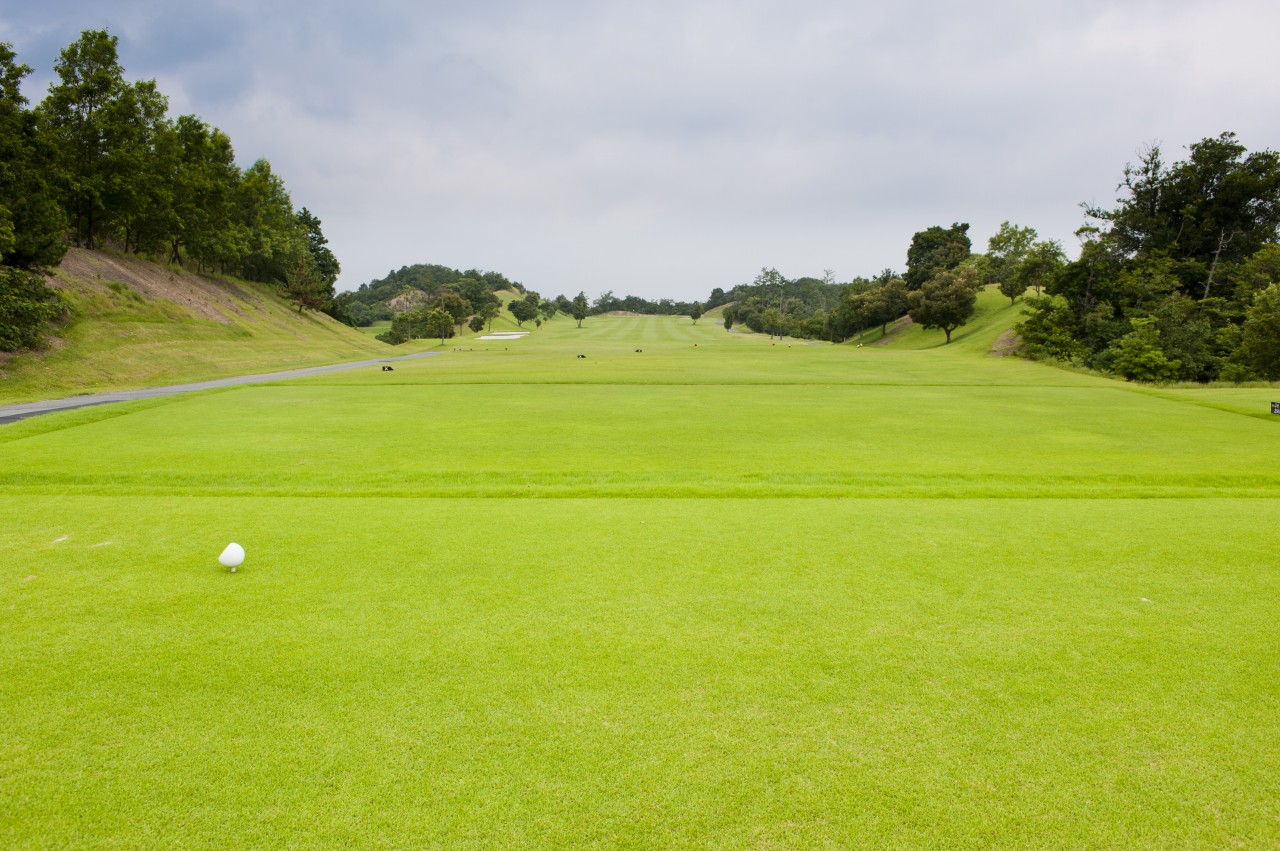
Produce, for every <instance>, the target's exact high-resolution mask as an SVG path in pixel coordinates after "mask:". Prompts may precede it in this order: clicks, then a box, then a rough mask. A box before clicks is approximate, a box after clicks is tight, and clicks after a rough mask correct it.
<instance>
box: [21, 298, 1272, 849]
mask: <svg viewBox="0 0 1280 851" xmlns="http://www.w3.org/2000/svg"><path fill="white" fill-rule="evenodd" d="M496 327H497V325H496V323H495V328H496ZM990 330H992V331H994V330H995V329H994V328H992V329H990ZM450 343H451V344H452V345H450V346H448V347H447V348H449V351H448V353H447V354H446V355H444V356H442V357H438V358H429V359H426V360H424V361H419V362H412V363H406V364H404V365H402V366H401V365H397V368H396V371H395V372H393V373H383V372H381V371H379V370H377V369H370V370H361V371H358V372H356V373H344V374H341V375H334V376H317V377H312V378H309V379H304V380H298V381H292V382H281V383H276V384H270V385H256V386H252V387H243V388H235V389H231V390H226V391H219V392H212V393H206V394H199V395H191V396H183V397H170V398H166V399H160V400H149V401H147V402H142V403H132V404H129V405H121V406H106V407H102V408H91V409H85V410H81V411H75V412H67V413H63V414H53V415H49V416H45V417H40V418H37V419H33V420H27V421H23V422H20V423H17V424H14V425H11V426H6V427H4V428H3V429H0V682H3V683H4V684H5V685H4V688H3V690H0V718H3V719H4V720H3V722H0V766H3V770H2V771H0V797H3V799H4V800H5V801H7V802H9V806H8V807H7V808H6V811H5V815H4V817H3V818H2V819H0V843H4V844H7V845H10V846H15V847H61V846H72V845H74V846H76V847H87V848H106V847H121V846H124V847H139V846H142V847H158V846H165V847H172V846H180V847H193V848H200V847H218V848H221V847H246V846H248V847H271V846H281V845H287V846H289V847H297V848H322V847H334V846H339V845H345V846H352V847H368V846H387V847H511V846H521V847H548V848H552V847H565V846H573V847H578V846H607V847H619V846H621V847H636V848H642V847H643V848H649V847H664V848H665V847H673V848H676V847H796V848H810V847H812V848H822V847H919V848H936V847H992V846H995V847H1027V848H1079V847H1099V846H1107V847H1112V846H1123V847H1149V848H1170V847H1186V848H1199V847H1206V846H1208V847H1222V846H1232V845H1239V846H1245V847H1269V846H1274V845H1275V844H1276V843H1277V842H1278V841H1280V803H1277V802H1278V801H1280V750H1277V749H1276V748H1275V747H1274V744H1273V743H1274V742H1275V741H1276V740H1277V739H1278V738H1280V674H1278V673H1277V672H1278V671H1280V667H1277V664H1276V663H1277V653H1278V650H1280V647H1278V645H1277V643H1276V639H1275V629H1274V613H1275V611H1276V610H1277V608H1278V607H1280V583H1278V582H1277V581H1276V579H1275V575H1274V574H1275V571H1274V570H1273V569H1272V565H1271V561H1272V560H1271V558H1270V556H1269V555H1268V554H1269V552H1270V550H1271V549H1272V548H1273V542H1272V538H1273V537H1274V533H1273V529H1274V526H1275V523H1276V521H1277V519H1278V518H1280V514H1278V511H1277V509H1278V508H1280V476H1278V475H1277V474H1275V472H1274V471H1275V470H1277V469H1280V466H1278V465H1277V462H1280V443H1278V442H1277V441H1276V440H1275V436H1276V431H1275V429H1276V428H1277V424H1276V423H1275V422H1272V421H1271V420H1268V419H1266V418H1265V417H1259V416H1254V415H1253V414H1254V413H1255V412H1256V411H1257V410H1258V409H1260V408H1261V407H1262V406H1264V405H1265V404H1266V401H1267V396H1268V394H1269V393H1271V392H1272V391H1270V390H1268V389H1266V388H1261V389H1255V388H1245V389H1241V390H1238V391H1230V392H1229V393H1228V391H1219V390H1209V391H1206V393H1205V394H1203V395H1197V394H1196V393H1195V391H1190V390H1184V389H1177V390H1169V391H1159V392H1152V391H1150V390H1143V389H1140V388H1134V387H1131V386H1129V385H1125V384H1120V383H1116V382H1111V381H1107V380H1103V379H1100V378H1096V377H1092V376H1085V375H1078V374H1074V373H1069V372H1063V371H1059V370H1054V369H1051V368H1047V367H1042V366H1039V365H1036V364H1031V363H1026V362H1022V361H1018V360H1015V359H1008V358H1005V359H1000V358H989V357H985V356H984V355H982V354H981V347H979V346H976V345H975V346H974V347H971V348H966V347H965V346H960V345H958V343H959V341H957V343H954V344H953V345H952V346H949V347H944V348H935V349H929V350H922V349H914V350H913V349H904V350H898V349H896V348H894V347H870V346H868V347H864V348H862V349H856V348H853V347H848V346H809V345H802V344H787V343H785V342H784V343H777V342H770V341H768V340H767V339H765V338H762V337H756V336H752V335H739V334H727V333H726V332H725V331H724V330H723V329H722V328H720V327H718V326H715V325H713V324H705V323H703V322H699V324H698V325H696V326H694V325H693V324H692V323H690V321H689V320H688V319H687V318H667V317H625V318H623V317H618V318H593V319H589V320H588V321H587V322H585V323H584V325H583V327H582V328H581V329H578V328H576V327H575V323H574V322H573V321H572V320H569V319H567V318H563V319H557V320H555V321H553V322H551V323H547V324H545V325H544V326H543V327H542V328H540V329H537V330H535V331H533V333H531V334H530V335H529V336H528V337H526V338H523V339H521V340H518V341H493V342H486V341H477V340H458V341H450ZM636 349H642V350H643V351H641V352H637V351H635V350H636ZM579 354H583V355H585V356H586V357H584V358H578V357H577V355H579ZM1224 394H1227V395H1224ZM1242 414H1244V415H1242ZM230 540H236V541H238V542H239V543H241V544H243V545H244V546H245V548H246V550H247V552H248V557H247V560H246V563H245V565H244V567H243V568H242V569H241V570H240V572H238V573H237V574H235V575H231V574H229V573H227V572H226V571H225V570H223V569H221V568H220V567H219V566H218V565H217V564H216V562H215V561H214V559H215V558H216V555H217V553H218V552H219V551H220V550H221V549H222V547H223V546H225V544H226V543H227V542H228V541H230Z"/></svg>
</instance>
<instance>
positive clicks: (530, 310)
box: [507, 299, 538, 326]
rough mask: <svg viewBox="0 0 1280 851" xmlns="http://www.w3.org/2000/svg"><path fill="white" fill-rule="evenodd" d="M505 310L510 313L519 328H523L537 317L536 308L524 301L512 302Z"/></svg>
mask: <svg viewBox="0 0 1280 851" xmlns="http://www.w3.org/2000/svg"><path fill="white" fill-rule="evenodd" d="M507 310H509V311H511V315H512V316H514V317H515V318H516V325H519V326H523V325H524V323H525V322H527V321H529V320H530V319H532V318H534V317H535V316H537V315H538V308H536V307H534V306H533V305H532V304H530V303H529V302H527V301H525V300H524V299H520V300H518V301H512V302H511V303H510V304H508V305H507Z"/></svg>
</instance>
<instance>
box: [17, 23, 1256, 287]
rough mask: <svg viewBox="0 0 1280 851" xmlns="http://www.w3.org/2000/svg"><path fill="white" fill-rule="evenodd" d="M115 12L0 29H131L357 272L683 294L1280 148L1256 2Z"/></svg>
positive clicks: (129, 38)
mask: <svg viewBox="0 0 1280 851" xmlns="http://www.w3.org/2000/svg"><path fill="white" fill-rule="evenodd" d="M108 6H109V9H108V11H105V12H104V11H102V10H103V9H104V8H107V7H104V6H103V5H101V4H93V5H91V4H89V3H87V2H81V3H54V4H52V7H51V11H50V12H49V13H48V14H45V13H44V10H41V12H40V13H38V14H37V13H32V12H22V13H20V16H19V17H15V16H14V13H5V14H4V15H3V16H0V17H3V18H4V23H3V25H0V26H3V29H0V33H4V34H0V38H9V39H10V40H13V41H15V42H16V43H17V46H18V49H19V53H20V55H22V56H23V58H24V59H25V60H26V61H28V62H29V64H33V65H35V64H39V63H40V62H46V63H51V58H50V59H38V58H29V57H27V55H26V52H25V51H26V49H27V47H29V46H31V45H39V46H40V48H39V49H41V50H46V51H48V50H50V49H51V50H52V52H53V53H54V54H56V50H57V48H58V47H61V46H62V45H65V44H66V43H67V42H69V41H70V40H71V39H72V38H74V37H75V35H76V33H78V31H79V29H81V28H84V27H89V26H101V25H104V24H106V25H110V26H111V27H112V28H113V30H115V29H116V28H119V32H120V34H121V35H122V59H123V61H124V64H125V65H126V67H127V68H128V69H129V72H130V74H131V75H132V76H135V77H150V76H156V77H157V78H159V80H160V82H161V87H162V88H163V89H165V90H166V91H167V92H169V93H170V94H171V95H172V96H173V100H174V104H175V108H177V107H180V108H181V109H182V111H194V112H197V113H199V114H201V115H202V116H203V117H204V118H205V119H206V120H208V121H210V122H211V123H214V124H216V125H218V126H221V127H223V128H224V129H226V130H227V131H228V132H229V133H230V134H231V136H232V139H233V140H234V141H235V143H236V147H237V150H238V151H239V152H240V154H241V156H242V158H243V159H245V160H250V159H253V158H255V157H257V156H266V157H268V158H269V159H271V161H272V163H273V165H275V167H276V169H277V170H278V171H279V172H280V173H281V174H283V175H284V176H285V178H286V179H287V180H288V182H289V187H290V189H291V191H292V193H293V195H294V199H295V202H296V203H298V204H306V205H307V206H308V207H310V208H311V209H313V210H315V211H316V212H317V213H318V214H319V215H320V216H321V217H322V218H323V219H324V222H325V228H326V233H327V234H328V235H329V236H330V239H331V242H332V244H333V247H334V249H335V251H336V252H337V253H338V255H339V257H340V258H341V259H342V261H343V265H344V268H345V270H346V272H345V273H344V276H343V280H342V282H341V283H342V285H344V286H355V285H357V284H359V283H361V282H362V281H366V280H369V279H370V278H373V277H376V276H381V275H383V274H385V273H386V271H387V270H388V269H391V268H397V267H399V266H401V265H403V264H406V263H413V262H418V261H426V262H443V263H449V264H452V265H458V266H482V267H486V268H496V269H501V270H502V271H504V272H506V273H508V274H510V275H512V276H513V277H515V278H517V279H520V280H524V281H525V282H526V283H528V284H530V285H531V286H533V287H535V288H536V289H539V290H540V291H543V292H560V291H564V292H577V290H579V289H586V290H587V291H588V292H589V293H595V292H598V291H600V290H603V289H615V290H619V291H621V290H628V291H634V292H638V293H643V294H648V295H652V296H684V297H689V296H696V295H701V294H703V293H704V292H705V291H707V290H709V289H710V288H711V287H713V286H725V287H727V286H731V285H732V284H734V283H737V282H739V281H742V280H748V279H750V278H751V277H752V276H753V275H754V274H755V272H756V271H758V269H759V267H760V266H761V265H776V266H778V267H779V268H780V269H782V270H783V271H784V273H786V274H791V275H799V274H812V273H817V272H821V270H822V269H823V268H833V269H835V270H836V271H837V273H838V274H839V275H840V276H841V277H844V278H848V277H852V276H853V275H856V274H870V273H873V272H875V271H877V270H879V269H880V268H882V267H884V266H893V267H898V268H900V267H901V266H902V265H903V258H904V256H905V252H906V247H907V244H908V243H909V241H910V238H911V235H912V233H913V232H914V231H916V230H920V229H922V228H925V227H928V226H929V225H932V224H949V223H950V222H952V221H969V222H971V223H972V224H973V230H972V231H971V233H972V234H973V236H974V238H975V244H976V245H977V247H981V246H982V244H983V243H984V242H985V239H986V237H987V236H989V235H990V234H991V233H993V232H994V231H995V229H996V227H997V226H998V225H999V223H1000V222H1001V221H1002V220H1005V219H1010V220H1013V221H1017V222H1019V223H1022V224H1029V225H1032V226H1034V227H1037V228H1038V229H1039V230H1040V231H1041V233H1042V234H1045V235H1047V236H1052V237H1055V238H1059V239H1062V240H1064V241H1065V242H1066V243H1067V244H1068V247H1069V248H1070V247H1071V246H1072V243H1073V240H1072V238H1071V233H1072V231H1073V230H1074V229H1075V228H1076V227H1077V226H1078V225H1079V224H1080V223H1081V214H1080V211H1079V209H1078V207H1077V204H1078V202H1080V201H1100V202H1104V203H1109V202H1110V201H1111V199H1112V198H1113V197H1114V186H1115V182H1116V180H1117V178H1118V176H1119V174H1120V171H1121V169H1122V168H1123V166H1124V164H1125V162H1126V161H1130V160H1132V159H1134V156H1135V152H1136V151H1137V149H1138V148H1139V147H1140V146H1141V145H1142V144H1144V143H1146V142H1150V141H1153V140H1160V141H1163V142H1164V143H1165V145H1166V148H1167V149H1168V153H1169V154H1170V157H1171V158H1176V157H1178V156H1180V155H1181V154H1182V153H1183V150H1182V147H1181V146H1183V145H1185V144H1188V143H1190V142H1192V141H1195V140H1197V139H1199V138H1201V137H1203V136H1207V135H1216V134H1217V133H1218V132H1221V131H1222V130H1227V129H1231V130H1236V131H1238V132H1239V133H1240V134H1241V137H1242V139H1243V141H1244V142H1245V143H1246V144H1248V145H1249V146H1250V147H1252V148H1264V147H1270V148H1275V147H1280V139H1278V138H1277V137H1280V126H1278V125H1277V122H1276V120H1275V119H1274V118H1273V117H1272V116H1274V115H1275V114H1276V109H1275V105H1276V104H1275V100H1276V97H1275V95H1274V94H1273V92H1272V89H1273V86H1272V84H1271V82H1270V80H1271V79H1272V77H1273V76H1274V75H1273V74H1272V69H1271V65H1270V63H1271V60H1270V59H1269V57H1270V55H1271V53H1270V51H1271V45H1270V40H1271V36H1270V34H1271V33H1273V32H1274V31H1276V29H1277V25H1280V10H1278V9H1275V8H1273V4H1270V3H1266V2H1262V0H1223V2H1214V3H1210V2H1208V0H1166V1H1165V2H1159V3H1157V2H1139V0H1134V1H1133V2H1123V0H1121V2H1116V0H1110V2H1103V0H1083V2H1066V0H1050V2H1044V3H1035V4H1029V3H1025V2H988V3H980V4H976V5H973V4H970V5H967V6H962V5H960V4H952V3H943V2H938V0H908V2H900V3H895V4H892V5H891V4H884V3H871V2H862V3H859V2H853V3H850V2H847V0H846V2H825V1H824V0H800V2H793V3H785V4H784V3H781V2H762V0H756V2H752V0H747V1H746V2H734V3H730V2H695V3H692V4H690V3H687V2H686V3H676V2H665V1H664V0H659V2H654V3H646V4H635V3H626V4H624V3H594V2H593V3H588V2H540V3H533V2H522V1H521V0H488V2H480V3H469V4H457V3H444V2H436V3H429V4H420V3H409V2H378V0H374V1H373V2H369V3H365V4H361V5H360V6H352V5H350V4H348V3H339V2H336V1H335V0H321V2H314V3H308V4H302V3H296V2H286V3H280V4H268V5H265V6H260V5H254V4H250V3H247V2H220V3H213V4H206V5H205V6H203V7H201V8H202V9H203V11H199V12H191V11H187V10H186V8H185V7H184V8H183V9H182V10H181V11H173V10H172V7H170V6H168V5H166V4H161V3H155V2H153V3H144V2H121V3H113V4H108ZM1241 20H1248V21H1250V25H1249V26H1241V25H1240V21H1241ZM9 32H13V33H14V35H13V36H12V38H11V37H10V36H9V35H7V33H9ZM53 38H57V39H58V41H57V42H56V44H55V45H54V46H53V47H52V48H49V47H48V45H49V44H50V43H51V41H50V40H51V39H53Z"/></svg>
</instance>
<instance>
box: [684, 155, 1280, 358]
mask: <svg viewBox="0 0 1280 851" xmlns="http://www.w3.org/2000/svg"><path fill="white" fill-rule="evenodd" d="M1117 189H1118V190H1119V192H1120V197H1119V198H1118V199H1117V200H1116V204H1115V206H1114V207H1112V208H1104V207H1096V206H1092V205H1082V206H1083V207H1084V210H1085V214H1086V217H1087V223H1086V224H1085V226H1084V227H1082V228H1081V229H1080V230H1079V231H1077V237H1078V238H1079V239H1080V241H1081V251H1080V256H1079V258H1078V259H1075V260H1070V261H1069V260H1068V259H1067V257H1066V254H1065V252H1064V251H1063V248H1062V245H1061V244H1060V243H1059V242H1057V241H1056V240H1045V239H1040V238H1039V235H1038V234H1037V232H1036V231H1035V229H1034V228H1030V227H1022V226H1018V225H1015V224H1011V223H1009V222H1007V221H1006V222H1004V223H1003V224H1001V226H1000V229H999V230H998V231H997V233H996V234H995V235H994V236H992V237H991V238H990V239H989V240H988V242H987V246H986V252H985V253H974V252H973V251H972V244H971V241H970V238H969V236H968V230H969V225H968V224H966V223H954V224H952V225H951V226H950V227H942V226H934V227H931V228H928V229H926V230H923V231H920V232H918V233H916V234H915V235H914V236H913V237H912V240H911V244H910V246H909V248H908V250H907V264H906V271H905V272H904V273H902V274H901V275H899V274H898V273H896V272H894V271H893V270H891V269H886V270H884V271H883V272H881V273H879V274H878V275H876V276H874V277H872V278H856V279H854V280H853V281H850V282H848V283H843V284H841V283H836V282H835V281H834V279H833V277H832V276H831V274H830V273H829V272H828V273H827V274H826V275H825V276H824V277H823V278H821V279H818V278H798V279H795V280H788V279H786V278H784V277H783V276H782V275H781V274H779V273H778V271H777V270H776V269H763V270H761V273H760V275H758V276H757V277H756V279H755V280H754V281H752V282H751V283H750V284H741V285H739V286H736V287H734V288H733V289H731V290H729V291H728V292H727V293H725V292H723V291H721V290H719V289H717V290H713V291H712V295H711V298H709V299H708V302H707V304H708V305H709V306H714V305H716V304H722V303H723V304H727V306H726V308H725V310H724V324H725V326H726V328H732V327H733V326H734V325H735V324H739V325H744V326H746V327H748V328H750V329H751V330H752V331H755V332H757V333H768V334H777V335H788V336H794V337H803V338H810V339H822V340H830V341H832V342H842V341H844V340H848V339H850V338H851V337H852V336H854V335H855V334H858V333H861V332H865V331H867V330H869V329H873V328H876V327H879V328H880V330H881V333H882V334H884V333H887V332H888V326H889V324H890V323H892V322H895V321H897V320H898V319H900V318H902V317H905V316H909V317H910V318H911V319H912V320H913V321H915V322H916V323H917V324H920V325H922V326H923V327H925V328H936V329H939V330H942V331H943V332H944V333H945V335H946V340H947V342H950V340H951V332H952V331H954V330H955V329H956V328H958V327H960V326H962V325H963V324H965V323H966V322H967V321H968V320H969V318H970V317H971V316H972V315H973V312H974V308H975V304H976V296H977V293H978V291H979V290H980V289H981V288H982V287H983V286H996V287H998V288H999V290H1000V292H1001V293H1003V294H1004V295H1005V296H1007V297H1008V298H1009V299H1010V302H1011V303H1015V302H1017V300H1018V299H1021V298H1024V296H1025V303H1026V310H1025V311H1024V317H1025V318H1024V319H1023V321H1021V322H1020V323H1019V324H1018V326H1017V331H1018V333H1019V335H1020V337H1021V340H1022V342H1023V345H1024V353H1025V354H1026V355H1028V356H1030V357H1033V358H1045V359H1053V360H1058V361H1064V362H1071V363H1077V364H1081V365H1083V366H1086V367H1088V368H1091V369H1095V370H1099V371H1102V372H1107V373H1110V374H1113V375H1116V376H1119V377H1122V378H1125V379H1129V380H1134V381H1148V382H1163V381H1199V382H1207V381H1213V380H1219V379H1221V380H1228V381H1234V382H1241V381H1247V380H1251V379H1264V380H1270V381H1275V380H1280V155H1278V154H1277V153H1275V152H1273V151H1258V152H1252V153H1251V152H1249V151H1248V150H1247V149H1246V148H1245V146H1244V145H1242V144H1241V143H1240V142H1239V140H1238V139H1237V138H1236V136H1235V134H1233V133H1223V134H1221V135H1220V136H1218V137H1216V138H1206V139H1203V140H1201V141H1200V142H1197V143H1195V144H1193V145H1191V146H1190V156H1189V158H1188V159H1187V160H1186V161H1185V162H1178V163H1174V164H1173V165H1167V164H1166V163H1165V161H1164V159H1163V156H1162V153H1161V150H1160V148H1159V147H1158V146H1152V147H1150V148H1148V149H1147V150H1146V151H1144V152H1143V154H1142V155H1141V158H1140V161H1139V163H1138V164H1137V165H1136V166H1135V165H1130V166H1127V167H1126V168H1125V170H1124V173H1123V177H1122V179H1121V181H1120V183H1119V185H1118V187H1117ZM1029 292H1030V293H1032V294H1030V295H1027V293H1029Z"/></svg>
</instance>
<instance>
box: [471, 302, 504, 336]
mask: <svg viewBox="0 0 1280 851" xmlns="http://www.w3.org/2000/svg"><path fill="white" fill-rule="evenodd" d="M501 312H502V300H501V299H499V298H498V297H497V296H496V295H494V294H493V293H489V297H488V298H487V299H486V300H485V301H483V302H481V303H480V304H479V305H477V306H476V315H477V316H479V317H480V318H481V319H483V320H484V321H485V324H486V325H488V326H489V330H490V331H492V330H493V320H494V319H497V318H498V314H499V313H501Z"/></svg>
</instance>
